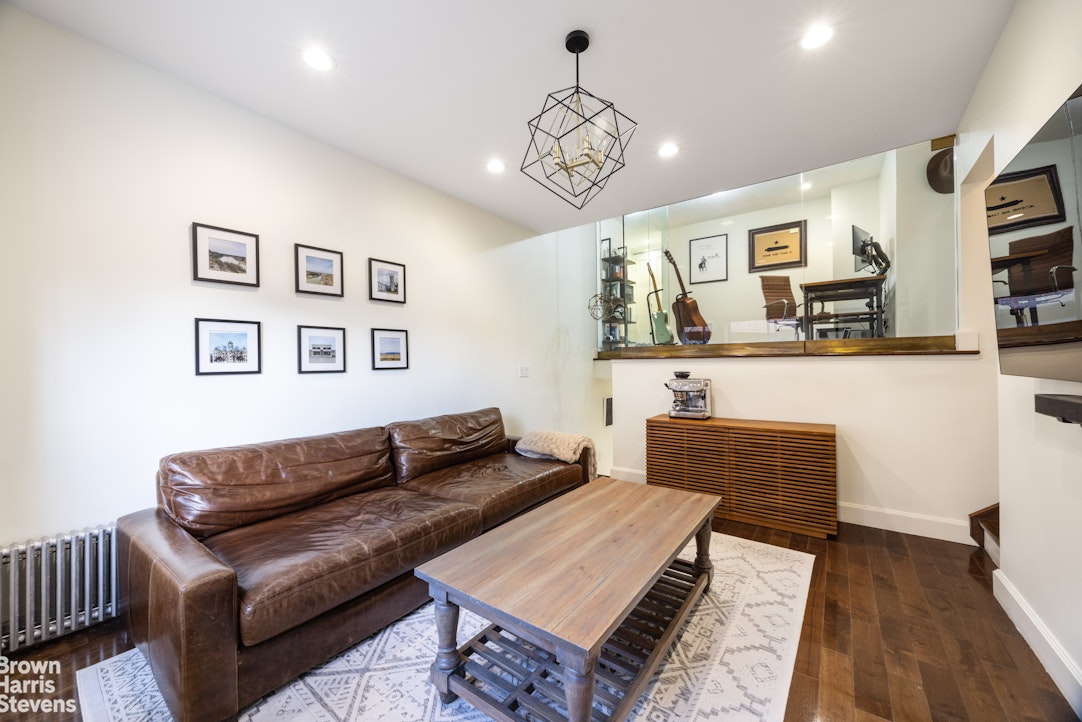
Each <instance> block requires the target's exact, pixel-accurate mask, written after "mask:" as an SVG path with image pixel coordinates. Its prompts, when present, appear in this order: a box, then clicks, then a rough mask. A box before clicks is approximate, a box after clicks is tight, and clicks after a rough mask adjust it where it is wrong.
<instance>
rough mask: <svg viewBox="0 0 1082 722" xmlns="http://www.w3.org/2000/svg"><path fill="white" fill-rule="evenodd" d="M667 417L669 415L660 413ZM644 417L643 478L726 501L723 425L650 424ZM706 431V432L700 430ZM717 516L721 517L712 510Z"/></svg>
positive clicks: (726, 452)
mask: <svg viewBox="0 0 1082 722" xmlns="http://www.w3.org/2000/svg"><path fill="white" fill-rule="evenodd" d="M660 418H663V419H665V420H668V418H669V417H667V416H665V417H660ZM652 421H654V419H648V420H647V432H646V478H647V481H648V483H650V484H657V485H658V486H667V487H669V488H670V489H683V490H685V491H696V492H699V493H702V494H715V495H717V496H720V497H721V498H722V501H721V504H719V505H718V509H721V507H722V506H724V505H725V503H726V488H725V484H724V480H725V479H727V478H728V476H729V453H728V450H727V447H728V438H727V435H726V433H725V430H724V429H713V430H710V431H708V430H706V429H704V428H703V427H701V426H694V425H687V424H665V423H658V424H651V423H650V422H652ZM704 432H706V433H704ZM714 515H715V516H716V517H717V518H719V519H720V518H724V517H722V516H720V515H719V514H718V512H717V511H715V512H714Z"/></svg>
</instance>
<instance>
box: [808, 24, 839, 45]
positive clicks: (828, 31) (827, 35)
mask: <svg viewBox="0 0 1082 722" xmlns="http://www.w3.org/2000/svg"><path fill="white" fill-rule="evenodd" d="M832 37H834V29H833V28H832V27H830V26H829V25H822V24H819V25H813V26H812V27H811V28H809V29H808V32H806V33H804V37H802V38H801V39H800V47H802V48H804V49H805V50H812V49H814V48H818V47H822V46H823V45H826V44H827V42H829V40H830V39H831V38H832Z"/></svg>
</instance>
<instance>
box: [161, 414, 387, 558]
mask: <svg viewBox="0 0 1082 722" xmlns="http://www.w3.org/2000/svg"><path fill="white" fill-rule="evenodd" d="M385 486H392V487H393V486H394V468H393V467H392V466H391V449H390V445H389V444H388V442H387V430H386V429H384V428H382V427H376V428H370V429H358V430H356V431H344V432H341V433H337V434H325V435H323V436H309V437H306V438H300V439H286V440H284V441H269V442H265V443H261V444H247V445H244V446H232V447H226V448H220V449H209V450H206V451H186V452H182V453H179V454H172V455H170V456H166V457H165V458H164V459H162V460H161V464H160V466H159V468H158V506H160V507H161V508H162V509H163V510H164V511H165V512H166V513H167V514H168V515H169V516H170V517H171V518H172V519H173V520H174V521H176V522H177V523H178V524H179V525H180V526H182V527H184V528H185V529H186V530H188V532H189V533H191V534H193V535H194V536H196V537H197V538H200V539H202V538H205V537H208V536H211V535H212V534H217V533H219V532H223V531H227V530H229V529H234V528H236V527H240V526H245V525H248V524H253V523H255V522H257V521H262V520H264V519H270V518H272V517H276V516H281V515H283V514H288V513H289V512H292V511H296V510H298V509H304V508H306V507H310V506H314V505H316V504H322V503H324V502H327V501H330V500H331V499H337V498H340V497H344V496H347V495H349V494H356V493H357V492H361V491H366V490H368V489H377V488H380V487H385Z"/></svg>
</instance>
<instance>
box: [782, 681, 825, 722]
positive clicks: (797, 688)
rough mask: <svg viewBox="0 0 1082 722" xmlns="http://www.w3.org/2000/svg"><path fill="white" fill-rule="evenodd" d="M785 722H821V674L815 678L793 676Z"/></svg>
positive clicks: (786, 706)
mask: <svg viewBox="0 0 1082 722" xmlns="http://www.w3.org/2000/svg"><path fill="white" fill-rule="evenodd" d="M784 722H821V720H820V717H819V673H818V671H817V672H816V674H815V677H814V678H812V677H809V676H807V675H804V674H800V673H799V672H798V673H795V674H793V682H792V684H791V685H790V687H789V700H788V701H787V702H786V705H785V718H784Z"/></svg>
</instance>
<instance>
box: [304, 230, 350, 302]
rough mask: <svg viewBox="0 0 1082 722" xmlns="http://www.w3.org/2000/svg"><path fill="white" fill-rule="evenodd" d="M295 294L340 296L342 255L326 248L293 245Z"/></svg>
mask: <svg viewBox="0 0 1082 722" xmlns="http://www.w3.org/2000/svg"><path fill="white" fill-rule="evenodd" d="M293 265H294V268H295V274H294V275H295V276H296V281H297V293H318V294H320V295H323V296H341V295H342V288H343V286H342V254H341V253H339V252H338V251H329V250H327V249H326V248H314V247H312V246H302V245H301V244H300V243H294V244H293Z"/></svg>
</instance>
